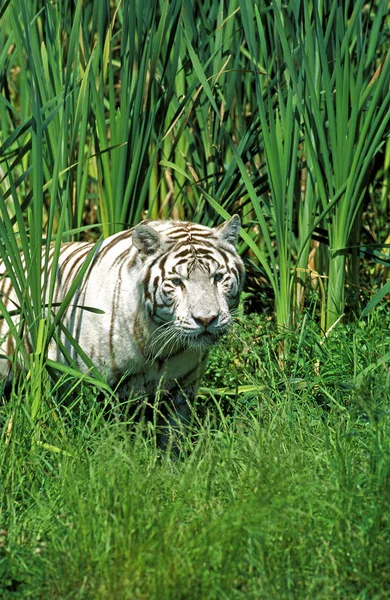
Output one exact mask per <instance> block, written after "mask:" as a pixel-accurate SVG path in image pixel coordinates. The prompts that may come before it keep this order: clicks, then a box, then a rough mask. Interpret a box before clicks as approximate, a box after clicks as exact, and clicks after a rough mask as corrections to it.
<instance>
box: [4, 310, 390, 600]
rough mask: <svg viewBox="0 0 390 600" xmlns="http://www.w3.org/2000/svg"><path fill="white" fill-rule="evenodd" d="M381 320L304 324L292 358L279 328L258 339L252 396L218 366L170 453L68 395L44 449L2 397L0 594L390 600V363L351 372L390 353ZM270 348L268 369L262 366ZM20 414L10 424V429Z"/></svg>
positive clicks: (242, 332) (142, 430)
mask: <svg viewBox="0 0 390 600" xmlns="http://www.w3.org/2000/svg"><path fill="white" fill-rule="evenodd" d="M380 321H382V322H383V316H380V315H379V316H378V317H377V319H375V318H372V319H371V323H369V324H365V325H364V326H363V325H362V326H361V327H357V328H356V327H355V328H354V329H352V328H348V327H340V328H339V331H338V332H336V331H335V339H334V340H332V338H331V337H329V339H327V340H326V341H325V342H324V343H320V341H321V338H319V337H318V336H317V334H316V333H315V331H313V328H312V327H311V326H310V324H309V323H306V324H304V333H302V331H301V332H300V334H297V335H298V338H297V340H295V341H296V343H297V345H298V346H299V348H300V352H301V353H302V356H304V357H305V360H303V358H302V360H300V358H299V356H298V357H297V358H296V360H295V361H293V362H292V364H291V365H289V367H290V368H289V369H286V368H285V369H284V370H282V368H281V366H280V365H279V364H278V361H277V359H276V358H272V357H273V356H274V355H277V342H278V340H276V341H275V340H274V338H271V337H270V336H269V337H267V336H266V335H264V336H263V338H262V340H263V341H262V343H261V344H260V343H259V344H256V345H253V347H252V349H251V353H252V355H251V358H248V360H247V363H246V366H244V367H242V366H240V368H241V371H240V369H239V368H238V367H237V370H236V377H237V380H236V382H230V383H229V386H234V385H236V388H237V389H239V388H240V386H241V385H242V384H243V382H245V381H248V379H246V380H245V377H248V375H249V374H250V375H251V378H252V379H251V380H252V383H253V385H254V383H256V384H257V386H258V390H259V391H258V392H257V393H255V392H252V396H248V395H246V396H245V395H244V396H243V397H241V398H239V399H235V398H234V397H233V396H230V397H229V396H227V395H226V396H221V395H220V396H218V389H219V388H217V387H214V383H215V384H216V383H217V381H216V379H217V378H218V377H219V375H216V376H215V378H214V379H213V377H214V376H213V373H212V372H210V374H209V378H208V380H207V381H206V383H208V384H209V388H208V389H209V393H210V395H211V397H213V398H214V403H213V402H212V401H210V400H209V401H205V400H202V402H203V404H204V403H206V404H207V406H209V410H206V409H205V408H204V406H203V409H202V411H200V412H201V413H202V414H203V419H202V423H201V424H199V423H198V424H196V425H195V426H194V431H193V434H194V438H196V441H195V443H192V442H190V441H188V448H187V450H186V451H185V452H184V454H183V456H182V457H181V458H180V459H179V460H177V461H172V460H171V459H170V458H169V457H167V456H164V455H161V453H160V452H159V450H158V449H157V448H156V443H155V441H156V440H155V433H154V431H153V428H152V426H151V425H148V424H145V423H140V424H138V425H137V426H135V427H133V428H132V430H131V431H129V429H128V427H127V426H126V425H125V424H122V423H121V424H118V423H110V422H106V421H104V420H102V419H100V416H99V415H100V412H99V410H100V409H99V408H97V407H96V408H93V404H92V405H90V406H89V408H88V411H86V410H85V406H86V405H85V404H84V405H83V404H82V403H80V404H79V405H76V407H75V408H73V412H69V411H68V410H66V409H65V408H64V407H62V409H61V410H59V411H58V422H57V425H56V426H54V425H53V424H52V421H53V420H52V419H50V418H49V417H48V418H47V423H46V425H45V426H44V427H42V426H41V429H40V435H41V437H40V439H39V440H38V441H41V442H42V443H41V444H39V443H38V444H37V443H36V436H37V431H36V430H34V429H33V426H32V425H30V424H29V420H28V418H27V414H26V411H24V410H23V404H22V402H20V401H17V400H16V398H13V399H12V398H11V401H10V403H9V404H7V405H6V406H4V408H3V409H2V424H3V441H5V443H3V444H2V446H1V468H2V472H3V473H2V478H1V481H2V490H1V492H2V495H1V500H2V504H1V506H2V513H1V518H2V523H1V526H0V527H1V535H0V573H1V574H2V577H1V579H0V581H1V583H0V589H1V595H2V597H4V598H5V599H7V598H10V599H12V600H13V599H14V598H18V597H19V598H28V597H32V598H37V599H40V598H42V599H43V598H51V599H57V598H58V599H62V598H80V599H81V598H82V599H90V598H91V599H92V598H93V599H99V598H101V599H105V600H106V599H110V598H112V599H116V600H117V599H124V600H125V599H133V598H134V599H144V598H148V599H150V598H158V599H169V600H172V599H173V600H174V599H183V598H186V599H187V598H188V599H191V598H194V599H198V598H199V599H200V598H201V599H202V600H203V599H204V598H207V599H213V598H215V599H220V598H229V600H230V599H248V598H249V599H254V600H255V599H258V598H262V599H263V598H264V599H274V598H281V599H284V598H286V599H290V598H294V599H295V598H299V599H300V598H302V599H303V598H307V599H309V598H319V599H325V598H332V599H338V598H340V599H341V598H343V599H345V598H359V599H363V598H370V599H374V598H375V599H381V598H387V597H388V596H389V594H390V576H389V573H390V571H389V568H388V566H389V558H388V545H389V541H390V525H389V515H390V506H389V505H390V489H389V485H390V466H389V465H390V460H389V459H390V435H389V432H390V409H389V402H388V400H389V395H390V394H389V392H390V379H389V371H388V367H386V365H384V366H382V368H381V369H380V368H375V367H372V369H371V370H370V374H369V376H368V377H365V378H364V379H359V373H363V372H364V370H365V369H367V366H370V365H367V362H368V361H370V360H371V363H370V364H371V365H372V364H376V363H375V361H376V360H377V358H376V357H377V355H378V354H380V355H381V356H382V357H383V356H385V355H386V352H388V341H387V340H386V336H385V333H384V330H383V329H381V328H380V327H379V322H380ZM256 326H257V327H259V328H260V327H261V318H260V317H253V318H251V319H244V318H242V319H241V321H240V322H239V323H237V325H236V327H235V330H234V332H233V333H232V337H231V338H230V340H229V339H228V340H227V341H226V343H225V344H224V345H223V346H222V345H221V346H220V347H219V348H218V349H217V350H216V356H218V359H219V360H222V361H223V360H230V361H232V359H233V356H234V353H236V355H237V356H239V344H240V343H241V344H243V345H245V344H247V343H248V338H249V335H248V332H249V331H252V332H253V333H255V331H256ZM263 327H264V328H265V330H266V331H267V328H268V329H269V328H270V326H269V325H268V324H267V322H266V320H263ZM336 333H337V335H336ZM305 336H306V338H305ZM316 336H317V337H316ZM254 337H256V336H254ZM304 339H307V340H308V341H307V343H305V342H304V341H302V340H304ZM315 339H316V340H317V344H313V343H312V342H313V340H315ZM300 340H301V341H300ZM310 340H311V341H310ZM362 340H364V345H363V344H362ZM292 341H293V340H291V343H292ZM347 342H348V343H347ZM347 347H350V348H352V350H351V352H350V353H347V352H345V349H346V348H347ZM355 347H356V348H357V349H358V351H356V352H355V350H354V348H355ZM360 348H362V349H363V351H362V352H360ZM310 349H311V351H310ZM319 349H320V350H319ZM318 352H322V355H321V357H320V358H321V360H320V362H318ZM266 356H268V357H270V358H269V366H270V367H269V368H268V369H265V368H264V369H262V370H257V368H256V366H254V365H257V364H260V360H261V361H263V360H265V357H266ZM354 357H355V358H354ZM212 360H213V359H212ZM236 360H237V358H236ZM256 361H258V362H256ZM212 364H213V363H212V361H211V365H212ZM336 366H337V369H336ZM245 369H246V370H247V371H246V375H245ZM294 369H295V370H294ZM305 369H306V372H305ZM211 371H212V370H211ZM310 371H311V375H312V377H313V379H314V381H313V382H311V384H310V385H309V384H307V381H310V380H311V375H310ZM287 373H289V376H288V375H287ZM305 377H306V379H305ZM346 381H347V382H348V383H349V385H348V386H347V385H346V384H345V382H346ZM319 388H321V393H322V395H323V396H321V398H325V399H326V403H325V402H319V401H318V399H319V397H318V394H317V395H316V393H315V392H317V390H318V389H319ZM83 406H84V408H83ZM216 406H217V407H218V410H215V407H216ZM94 411H95V416H96V419H95V420H94V419H93V413H94ZM87 413H88V414H89V419H90V420H89V424H91V423H94V424H95V426H94V427H90V429H89V432H88V427H86V425H85V423H86V414H87ZM10 415H13V419H14V425H13V426H14V427H15V428H16V430H17V433H18V435H10V436H9V437H8V438H7V430H8V429H9V416H10ZM64 415H65V416H64ZM91 415H92V416H91ZM36 427H37V426H35V428H36ZM59 432H62V433H59ZM59 435H61V436H62V438H61V439H62V440H63V443H62V448H61V450H62V451H60V452H53V451H52V450H50V449H49V448H48V447H47V446H45V445H44V442H46V441H47V440H48V439H50V438H52V440H55V443H56V444H57V446H59V442H58V439H59V437H58V436H59ZM34 436H35V437H34ZM55 436H57V437H55ZM34 440H35V441H34Z"/></svg>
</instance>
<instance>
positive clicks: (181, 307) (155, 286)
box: [133, 217, 244, 347]
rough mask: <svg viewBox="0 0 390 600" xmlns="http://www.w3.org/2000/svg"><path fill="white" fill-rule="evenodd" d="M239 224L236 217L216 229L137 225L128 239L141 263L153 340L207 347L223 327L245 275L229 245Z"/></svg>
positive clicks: (157, 343) (233, 239)
mask: <svg viewBox="0 0 390 600" xmlns="http://www.w3.org/2000/svg"><path fill="white" fill-rule="evenodd" d="M168 225H169V224H168ZM239 228H240V220H239V218H238V217H232V219H231V220H230V221H228V222H227V223H225V224H224V225H222V226H221V227H220V228H215V229H211V228H208V227H203V226H201V225H196V224H193V223H180V225H179V226H178V224H177V223H172V225H171V232H170V229H169V227H168V229H167V230H166V231H162V232H159V231H156V230H155V229H153V226H152V224H151V225H139V226H138V227H136V229H135V230H134V234H133V244H134V245H135V246H136V247H137V248H138V249H139V251H140V254H141V258H142V255H143V259H144V262H145V277H144V280H143V281H144V290H143V293H144V298H145V305H146V310H147V313H148V317H149V319H150V320H151V322H152V323H153V324H154V334H153V338H154V340H155V341H156V345H158V346H161V345H163V346H168V345H171V344H179V345H180V346H182V347H183V346H187V347H207V346H210V345H211V344H213V343H214V342H215V341H216V340H217V339H218V338H219V337H220V336H221V335H222V334H224V333H225V332H226V331H227V329H228V327H229V324H230V322H231V311H232V309H234V308H235V307H236V306H237V303H238V300H239V294H240V291H241V289H242V284H243V277H244V267H243V263H242V261H241V259H240V257H239V256H238V254H237V252H236V249H235V246H234V243H235V241H236V238H237V234H238V231H239Z"/></svg>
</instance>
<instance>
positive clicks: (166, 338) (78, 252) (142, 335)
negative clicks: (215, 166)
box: [0, 215, 244, 412]
mask: <svg viewBox="0 0 390 600" xmlns="http://www.w3.org/2000/svg"><path fill="white" fill-rule="evenodd" d="M239 228H240V219H239V218H238V216H236V215H235V216H234V217H232V218H231V219H230V221H228V222H226V223H224V224H223V225H221V226H220V227H219V228H214V229H212V228H208V227H204V226H201V225H197V224H193V223H186V222H180V221H149V222H148V221H145V222H143V223H141V224H140V225H138V226H137V227H135V228H134V229H132V230H129V231H125V232H122V233H118V234H116V235H114V236H111V237H109V238H107V239H106V240H104V241H103V242H102V243H101V245H100V247H99V248H98V250H97V252H96V255H95V257H94V259H93V261H92V263H91V265H90V267H89V270H88V272H87V275H86V276H85V277H84V279H83V280H82V282H81V284H80V286H79V289H78V291H77V293H76V295H75V299H74V301H72V306H70V307H69V308H68V309H67V312H66V313H65V315H64V318H63V324H64V325H65V327H66V328H67V329H68V330H69V331H70V333H71V334H72V336H73V337H74V338H75V339H76V340H77V342H78V343H79V345H80V346H81V347H82V349H83V350H84V352H85V353H86V354H87V355H88V356H89V358H90V359H91V360H92V362H93V363H94V365H95V366H96V367H97V368H98V369H99V371H100V372H102V373H104V374H105V376H106V378H107V381H108V383H109V384H110V385H111V386H112V387H114V388H115V387H116V386H117V385H118V384H119V387H118V394H119V396H120V397H126V396H128V394H129V392H130V390H132V391H133V393H135V394H137V395H138V394H143V393H146V394H149V395H151V394H154V393H155V392H156V390H157V389H160V388H161V389H162V390H164V391H165V392H166V393H168V395H169V397H170V399H171V400H172V402H173V405H174V406H175V407H176V410H177V411H178V412H180V411H181V409H180V406H182V405H186V400H185V399H192V398H193V397H194V394H195V393H196V389H197V387H198V384H199V380H200V377H201V376H202V374H203V372H204V369H205V366H206V360H207V354H208V350H209V347H210V346H211V345H212V344H213V343H214V342H215V341H216V340H217V339H218V338H219V337H220V335H222V334H223V333H225V332H226V330H227V328H228V326H229V323H230V320H231V313H230V311H231V309H232V308H234V307H235V306H236V305H237V302H238V299H239V293H240V291H241V288H242V282H243V277H244V267H243V263H242V261H241V259H240V258H239V256H238V254H237V252H236V250H235V247H234V244H235V242H236V239H237V235H238V232H239ZM91 248H92V244H89V243H83V242H74V243H68V244H64V246H63V248H62V250H61V255H60V261H59V266H58V270H57V274H56V288H55V295H54V302H60V301H61V300H62V299H63V298H64V296H65V294H66V292H67V291H68V289H69V287H70V285H71V283H72V281H73V279H74V277H75V274H76V273H77V272H78V271H79V269H80V268H81V266H82V264H83V262H84V260H85V258H86V256H87V255H88V253H89V252H90V250H91ZM0 292H1V293H2V294H3V295H5V296H7V298H6V299H5V300H4V297H3V301H4V302H5V303H6V304H7V302H8V303H9V304H11V303H12V302H13V301H14V302H15V301H16V298H15V297H14V293H13V290H12V288H11V287H10V284H9V280H7V278H4V279H3V280H2V282H1V289H0ZM76 305H77V306H76ZM82 306H87V307H94V308H97V309H101V310H102V311H104V314H96V313H93V312H90V311H86V310H83V309H82V308H81V307H82ZM4 327H5V323H4V320H3V321H2V324H1V325H0V339H1V338H4V337H5V338H6V335H5V334H4ZM1 328H3V330H2V329H1ZM63 342H64V344H65V345H66V346H67V347H68V350H69V352H70V354H71V356H72V359H73V360H74V364H75V365H76V366H77V367H78V368H79V369H80V370H81V371H86V370H87V367H86V365H85V364H84V362H83V360H82V359H81V357H80V356H78V355H77V353H76V352H75V350H74V349H73V348H72V347H71V345H70V344H69V342H66V339H65V338H63ZM6 345H7V348H8V349H9V348H10V347H12V344H11V343H10V341H9V340H7V339H6ZM0 353H1V354H5V352H4V346H3V348H2V349H1V351H0ZM49 357H50V358H52V359H54V360H56V361H59V362H64V361H65V359H64V357H63V356H62V353H61V352H60V350H59V348H58V347H57V346H56V345H55V344H54V342H52V343H51V345H50V347H49ZM9 369H10V361H7V360H5V359H1V360H0V375H2V376H3V377H7V376H9ZM181 412H183V410H182V411H181ZM184 412H185V410H184Z"/></svg>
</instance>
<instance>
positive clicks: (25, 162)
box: [0, 0, 390, 365]
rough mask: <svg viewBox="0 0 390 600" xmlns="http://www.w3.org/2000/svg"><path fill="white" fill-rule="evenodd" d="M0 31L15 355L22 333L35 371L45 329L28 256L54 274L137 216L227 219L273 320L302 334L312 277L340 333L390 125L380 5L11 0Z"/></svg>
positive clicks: (380, 239)
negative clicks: (43, 258)
mask: <svg viewBox="0 0 390 600" xmlns="http://www.w3.org/2000/svg"><path fill="white" fill-rule="evenodd" d="M1 21H2V23H1V25H2V26H1V28H0V29H1V31H0V36H1V42H2V45H1V48H2V50H1V52H0V72H1V81H2V82H3V84H2V93H1V95H0V117H1V131H0V136H1V138H0V161H1V162H0V166H1V172H0V212H1V222H0V227H1V243H0V256H1V258H2V259H3V260H4V261H5V265H6V268H7V270H8V271H9V272H11V273H12V277H13V284H14V286H15V289H16V290H17V292H18V298H19V306H18V307H15V310H18V311H20V312H21V313H22V315H23V318H22V325H20V328H19V330H18V331H17V330H15V328H14V335H15V337H16V338H17V339H19V348H20V352H21V353H23V352H24V343H23V340H25V336H26V331H27V330H28V331H30V334H31V340H32V349H33V352H32V356H33V357H35V358H34V360H36V361H37V364H38V365H44V364H45V348H47V344H48V341H49V339H50V336H51V335H53V334H54V331H55V326H53V322H52V318H51V311H50V306H51V300H50V297H51V292H50V290H52V287H53V279H50V276H49V275H47V274H44V277H43V285H40V283H39V282H40V275H39V273H40V268H41V267H40V253H41V248H42V247H44V248H45V252H46V254H47V252H48V248H49V243H50V242H51V241H53V240H55V241H56V253H55V257H54V262H56V260H57V258H58V251H59V247H60V243H61V241H64V240H71V239H78V238H80V237H85V236H92V237H93V238H94V239H97V238H98V236H99V235H103V236H107V235H110V234H112V233H115V232H117V231H119V230H121V229H123V228H124V227H127V226H128V225H132V224H134V223H136V222H138V221H139V220H140V219H141V218H143V217H144V216H152V217H159V216H161V217H169V216H174V217H179V218H193V219H195V220H201V221H203V222H205V223H213V222H216V221H217V219H218V218H219V217H220V216H222V217H226V216H228V214H231V213H232V212H233V211H238V212H240V213H241V215H242V217H243V222H244V230H243V232H242V242H241V251H242V252H243V253H246V254H247V256H248V259H249V263H250V264H251V265H252V269H254V271H255V272H260V273H261V274H262V273H265V275H266V277H267V279H268V281H269V284H270V287H271V288H272V291H273V294H274V297H275V311H276V317H277V321H278V323H279V324H280V325H281V326H287V327H290V326H292V325H294V324H296V323H297V322H298V321H299V319H298V316H299V313H300V312H301V311H302V307H303V304H304V291H305V288H307V286H308V285H310V281H308V280H309V279H310V277H311V278H312V279H313V280H314V281H315V282H317V285H319V286H320V289H321V297H322V305H321V310H320V312H321V323H322V328H323V330H324V331H325V330H327V329H329V328H330V327H331V326H332V324H333V323H335V322H336V321H337V319H339V318H340V316H341V315H342V314H343V312H344V309H345V285H346V276H347V274H348V277H349V280H351V281H352V283H353V284H354V285H355V286H358V285H359V282H358V278H357V274H358V270H359V244H360V240H359V231H360V228H361V216H362V210H363V205H364V202H365V195H366V194H367V190H369V189H372V182H373V181H376V182H378V181H379V182H380V179H378V177H379V175H378V173H380V172H381V171H380V170H379V171H376V170H375V165H374V159H375V158H377V159H378V157H379V159H380V157H381V154H380V152H381V150H382V146H383V144H384V142H385V138H386V131H387V128H388V123H389V117H390V110H389V106H390V102H389V100H390V96H389V94H390V92H389V81H390V72H389V69H390V63H389V60H387V56H386V52H387V49H386V39H387V38H386V27H385V26H386V24H388V17H387V12H386V2H385V0H378V1H377V2H374V3H373V4H372V5H370V6H368V5H366V4H364V2H363V1H362V0H359V2H355V3H354V4H353V5H352V3H349V2H347V3H340V2H338V0H325V1H324V2H321V3H319V4H318V3H313V2H311V1H309V0H294V1H293V2H289V3H288V4H287V5H286V6H284V5H283V6H282V5H281V4H280V3H279V2H274V3H272V4H268V3H266V2H263V1H262V0H261V1H259V2H255V3H253V2H247V1H244V0H242V1H239V0H229V1H228V0H220V1H219V2H218V3H215V2H212V1H211V0H208V1H206V2H194V3H190V2H186V1H183V0H175V1H173V2H167V1H166V0H153V1H152V2H138V1H137V2H130V1H124V2H123V1H122V2H120V1H119V0H116V1H115V2H114V3H112V2H110V1H109V0H104V1H103V2H99V3H89V2H86V1H83V0H79V1H78V2H76V3H74V2H70V1H68V0H61V1H60V2H58V3H47V2H41V1H40V0H33V1H31V2H28V3H26V2H22V1H21V0H12V1H11V2H7V3H6V4H4V7H3V8H2V10H1ZM388 169H389V165H388V161H387V160H386V161H385V163H384V169H382V173H383V175H382V176H383V182H384V184H386V181H387V180H388ZM370 185H371V188H369V186H370ZM383 189H385V186H384V188H383ZM384 198H385V197H384V196H383V193H382V196H381V201H380V202H381V207H382V209H381V210H382V213H381V214H382V215H384V214H385V211H383V205H384V203H385V202H386V199H384ZM380 223H381V226H382V228H383V227H384V226H385V221H384V218H383V216H382V220H381V222H380ZM318 236H320V237H319V239H320V241H321V244H320V247H319V248H318V249H317V251H315V244H316V243H317V242H316V240H317V239H318ZM385 239H386V235H385V233H384V232H383V233H382V232H381V231H379V232H378V235H377V245H378V246H379V247H383V245H384V242H385ZM19 251H21V254H19ZM348 256H350V258H348ZM381 259H382V262H383V261H386V260H387V259H386V257H385V256H384V255H382V256H381ZM51 272H52V273H54V270H53V271H51ZM309 275H310V277H309ZM76 285H77V282H76V283H75V287H74V290H75V289H76ZM74 290H73V291H74ZM385 290H386V288H385ZM383 293H384V292H382V295H383ZM379 298H380V296H378V297H377V300H379ZM67 301H70V297H69V298H68V299H67ZM47 304H48V307H47V306H46V305H47ZM64 308H65V306H63V307H62V309H61V310H63V309H64ZM1 310H2V315H3V318H5V319H7V321H8V322H9V323H10V325H11V321H10V315H9V314H8V313H7V311H6V310H5V307H4V305H3V304H2V305H1ZM59 312H60V313H61V311H59ZM57 320H58V319H57Z"/></svg>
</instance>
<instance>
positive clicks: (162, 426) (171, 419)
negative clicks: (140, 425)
mask: <svg viewBox="0 0 390 600" xmlns="http://www.w3.org/2000/svg"><path fill="white" fill-rule="evenodd" d="M195 392H196V390H195V388H194V387H189V388H186V389H180V388H174V389H173V390H171V391H169V392H167V393H166V394H165V395H164V399H163V400H162V402H161V406H160V418H159V422H158V437H157V442H158V446H159V448H161V449H162V450H164V451H167V450H168V451H169V450H171V451H172V453H173V454H175V455H176V456H178V455H179V454H180V452H181V450H182V449H183V443H184V442H185V439H186V436H187V432H188V426H189V425H190V422H191V406H192V405H193V400H194V398H195Z"/></svg>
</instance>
